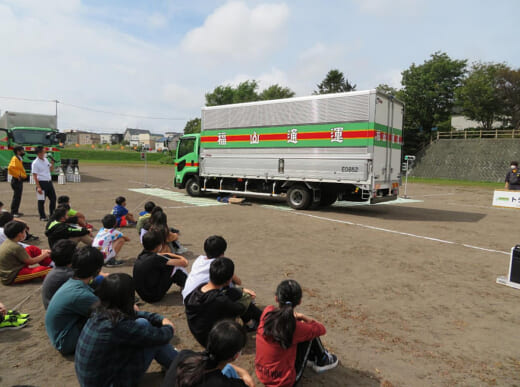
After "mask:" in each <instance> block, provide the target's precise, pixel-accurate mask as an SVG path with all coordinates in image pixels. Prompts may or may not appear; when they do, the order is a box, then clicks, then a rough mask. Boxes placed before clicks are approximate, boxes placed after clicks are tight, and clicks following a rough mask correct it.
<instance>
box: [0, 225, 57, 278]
mask: <svg viewBox="0 0 520 387" xmlns="http://www.w3.org/2000/svg"><path fill="white" fill-rule="evenodd" d="M26 230H27V225H26V224H25V223H24V222H19V221H17V220H11V221H10V222H7V223H6V225H5V227H4V234H5V236H6V238H7V239H6V240H5V241H4V242H3V243H2V245H0V280H1V281H2V283H3V284H4V285H11V284H19V283H22V282H27V281H30V280H33V279H36V278H43V277H45V276H46V275H47V274H49V272H50V271H51V270H52V267H51V265H52V261H51V258H50V257H49V256H50V250H40V249H39V248H38V247H36V246H28V247H27V248H23V246H21V245H20V244H19V242H21V241H23V240H24V239H25V237H26V233H27V231H26ZM36 264H39V265H36ZM35 265H36V266H35Z"/></svg>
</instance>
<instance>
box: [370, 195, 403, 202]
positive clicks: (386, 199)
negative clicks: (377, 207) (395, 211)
mask: <svg viewBox="0 0 520 387" xmlns="http://www.w3.org/2000/svg"><path fill="white" fill-rule="evenodd" d="M392 200H397V195H388V196H381V197H376V198H371V199H370V204H377V203H384V202H391V201H392Z"/></svg>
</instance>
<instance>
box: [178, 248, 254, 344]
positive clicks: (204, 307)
mask: <svg viewBox="0 0 520 387" xmlns="http://www.w3.org/2000/svg"><path fill="white" fill-rule="evenodd" d="M234 271H235V265H234V264H233V261H232V260H231V259H229V258H226V257H221V258H216V259H214V260H213V261H212V262H211V265H210V268H209V282H208V283H206V284H202V285H199V286H197V287H196V288H195V290H194V291H193V292H191V293H190V294H189V295H188V297H186V299H185V300H184V306H185V307H186V317H187V319H188V327H189V328H190V331H191V333H192V334H193V336H194V337H195V339H197V341H198V342H199V344H200V345H202V346H206V344H207V342H208V334H209V331H210V330H211V328H213V326H214V325H215V324H216V323H217V322H218V321H220V320H224V319H235V318H237V317H240V318H241V319H242V321H243V323H244V325H246V327H247V328H248V330H250V331H253V330H256V327H257V326H258V321H259V320H260V316H261V314H262V311H261V310H260V309H258V308H257V307H256V305H255V304H254V303H253V299H254V298H255V293H254V292H253V291H251V290H249V289H243V290H242V289H239V288H230V287H229V284H230V283H231V278H233V273H234ZM244 295H248V296H249V298H246V297H244Z"/></svg>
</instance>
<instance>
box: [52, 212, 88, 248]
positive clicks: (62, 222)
mask: <svg viewBox="0 0 520 387" xmlns="http://www.w3.org/2000/svg"><path fill="white" fill-rule="evenodd" d="M45 235H46V236H47V239H48V240H49V247H50V248H51V249H52V248H53V246H54V244H55V243H56V242H57V241H59V240H60V239H71V240H73V241H74V242H76V243H79V242H83V243H84V244H86V245H88V246H90V245H91V244H92V238H91V236H90V230H89V229H88V228H85V227H80V226H77V225H74V224H69V223H67V210H66V209H65V208H63V207H58V208H56V210H54V212H53V213H52V215H51V217H50V220H49V222H48V223H47V227H46V230H45Z"/></svg>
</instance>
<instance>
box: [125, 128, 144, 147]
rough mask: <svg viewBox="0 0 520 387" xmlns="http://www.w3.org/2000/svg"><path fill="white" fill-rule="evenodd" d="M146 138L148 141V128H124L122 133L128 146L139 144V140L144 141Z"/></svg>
mask: <svg viewBox="0 0 520 387" xmlns="http://www.w3.org/2000/svg"><path fill="white" fill-rule="evenodd" d="M147 138H148V140H147V141H148V143H149V142H150V131H149V130H148V129H132V128H126V130H125V134H124V135H123V140H124V141H127V142H128V143H129V144H130V146H137V147H139V146H140V140H141V141H145V142H146V139H147Z"/></svg>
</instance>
